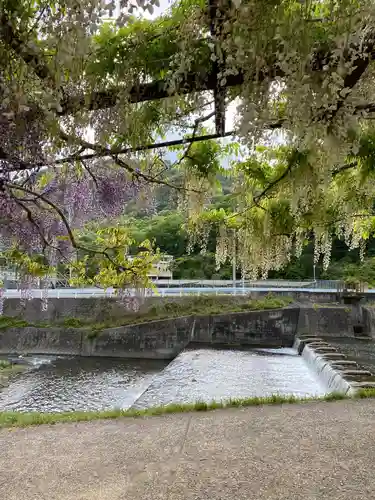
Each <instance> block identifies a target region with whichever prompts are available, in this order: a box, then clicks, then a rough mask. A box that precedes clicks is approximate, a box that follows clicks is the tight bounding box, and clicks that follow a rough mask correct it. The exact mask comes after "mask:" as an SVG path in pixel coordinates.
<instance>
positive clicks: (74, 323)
mask: <svg viewBox="0 0 375 500" xmlns="http://www.w3.org/2000/svg"><path fill="white" fill-rule="evenodd" d="M62 325H63V326H65V327H67V328H81V327H82V326H84V322H83V321H82V319H80V318H64V320H63V321H62Z"/></svg>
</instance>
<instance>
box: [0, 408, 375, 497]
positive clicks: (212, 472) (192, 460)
mask: <svg viewBox="0 0 375 500" xmlns="http://www.w3.org/2000/svg"><path fill="white" fill-rule="evenodd" d="M374 422H375V401H374V400H362V401H340V402H334V403H308V404H301V405H285V406H282V407H280V406H278V407H276V406H265V407H253V408H247V409H231V410H219V411H214V412H210V413H194V414H176V415H166V416H161V417H151V418H146V419H122V420H113V421H96V422H91V423H79V424H58V425H55V426H39V427H32V428H31V427H30V428H26V429H11V430H9V429H4V430H2V431H0V498H3V499H4V500H16V499H17V500H31V499H33V500H34V499H35V500H37V499H38V500H44V499H45V500H47V499H48V500H120V499H121V500H141V499H142V500H146V499H147V500H157V499H163V500H172V499H173V500H182V499H183V500H193V499H194V500H195V499H204V500H219V499H220V500H224V499H225V500H231V499H233V500H234V499H236V500H241V499H246V500H249V499H254V500H296V499H298V500H317V499H327V500H328V499H329V500H362V499H363V500H370V499H373V498H374V497H375V493H374V491H375V473H374V457H375V433H374Z"/></svg>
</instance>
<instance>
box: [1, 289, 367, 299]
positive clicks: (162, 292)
mask: <svg viewBox="0 0 375 500" xmlns="http://www.w3.org/2000/svg"><path fill="white" fill-rule="evenodd" d="M252 291H254V292H266V293H272V292H274V293H278V292H307V293H312V294H314V293H317V294H318V293H337V289H336V288H331V289H329V288H301V287H294V288H293V287H286V288H281V287H277V288H275V287H254V288H252V287H248V288H246V287H244V288H234V287H209V288H202V287H187V288H158V289H156V290H147V291H146V293H145V295H146V296H154V297H176V296H180V297H183V296H188V295H198V296H199V295H208V294H209V295H211V294H212V295H247V294H249V293H250V292H252ZM128 292H129V295H130V296H134V295H136V292H135V290H129V291H128ZM368 293H374V294H375V290H368ZM4 295H5V298H20V297H21V292H20V291H19V290H6V291H5V294H4ZM29 296H30V297H32V298H43V296H44V291H43V290H41V289H32V290H30V292H29ZM48 297H49V298H58V299H63V298H76V299H78V298H90V297H91V298H92V297H98V298H99V297H116V292H115V290H114V289H107V290H103V289H100V288H58V289H50V290H48Z"/></svg>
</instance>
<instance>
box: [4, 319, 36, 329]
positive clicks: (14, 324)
mask: <svg viewBox="0 0 375 500" xmlns="http://www.w3.org/2000/svg"><path fill="white" fill-rule="evenodd" d="M25 326H29V323H28V322H27V321H25V320H24V319H21V318H18V317H13V316H0V330H6V329H7V328H24V327H25Z"/></svg>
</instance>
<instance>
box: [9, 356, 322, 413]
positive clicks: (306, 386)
mask: <svg viewBox="0 0 375 500" xmlns="http://www.w3.org/2000/svg"><path fill="white" fill-rule="evenodd" d="M32 360H33V362H34V367H33V368H32V369H31V370H29V371H27V372H24V373H22V374H20V375H18V376H17V377H15V378H14V379H13V380H12V381H11V382H10V385H9V386H8V387H6V388H5V389H3V390H2V391H1V392H0V411H4V410H18V411H40V412H61V411H72V410H104V409H110V408H124V409H125V408H130V407H136V408H147V407H151V406H157V405H164V404H168V403H172V402H173V403H183V402H185V403H188V402H196V401H207V402H209V401H212V400H216V401H218V400H227V399H229V398H243V397H250V396H266V395H270V394H275V393H278V394H284V395H286V394H295V395H296V396H313V395H323V394H325V393H326V392H327V389H326V387H324V386H323V385H322V383H321V382H320V381H319V379H318V377H317V375H316V374H315V373H313V371H312V370H310V369H309V367H308V366H307V365H306V364H305V362H304V360H303V359H302V358H301V356H298V355H297V353H296V351H295V350H293V349H285V348H282V349H252V350H235V349H225V350H222V349H212V348H203V347H191V348H188V349H186V350H185V351H183V352H182V353H181V354H179V355H178V356H177V358H176V359H175V360H173V361H172V362H171V363H169V364H168V362H164V361H151V360H129V359H127V360H117V359H108V358H107V359H104V358H61V357H60V358H59V357H41V356H40V357H34V358H32Z"/></svg>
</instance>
